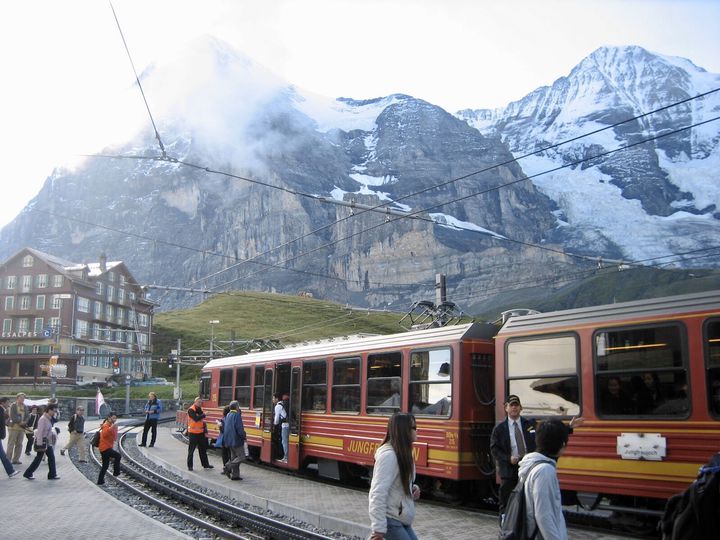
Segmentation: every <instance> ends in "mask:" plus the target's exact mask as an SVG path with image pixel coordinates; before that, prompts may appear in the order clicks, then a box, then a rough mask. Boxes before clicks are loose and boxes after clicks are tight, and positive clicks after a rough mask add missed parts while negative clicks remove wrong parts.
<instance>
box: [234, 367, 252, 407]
mask: <svg viewBox="0 0 720 540" xmlns="http://www.w3.org/2000/svg"><path fill="white" fill-rule="evenodd" d="M250 383H251V379H250V366H248V367H241V368H237V369H236V370H235V399H236V400H237V402H238V403H239V404H240V406H241V407H249V406H250Z"/></svg>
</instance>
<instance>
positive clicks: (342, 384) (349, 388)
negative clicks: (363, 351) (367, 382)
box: [332, 358, 360, 412]
mask: <svg viewBox="0 0 720 540" xmlns="http://www.w3.org/2000/svg"><path fill="white" fill-rule="evenodd" d="M332 366H333V386H332V411H333V412H360V359H359V358H342V359H337V360H335V361H333V364H332Z"/></svg>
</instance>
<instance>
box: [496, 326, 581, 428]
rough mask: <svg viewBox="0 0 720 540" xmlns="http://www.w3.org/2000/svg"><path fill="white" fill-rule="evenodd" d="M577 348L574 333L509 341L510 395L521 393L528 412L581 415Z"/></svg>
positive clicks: (552, 414)
mask: <svg viewBox="0 0 720 540" xmlns="http://www.w3.org/2000/svg"><path fill="white" fill-rule="evenodd" d="M577 351H578V348H577V338H576V336H575V335H567V336H556V337H550V338H540V339H517V340H509V341H508V343H507V358H508V365H507V376H508V394H515V395H517V396H519V397H520V401H521V402H522V404H523V411H524V412H525V413H527V414H529V415H538V416H575V415H577V414H579V413H580V391H579V388H580V383H579V377H578V352H577Z"/></svg>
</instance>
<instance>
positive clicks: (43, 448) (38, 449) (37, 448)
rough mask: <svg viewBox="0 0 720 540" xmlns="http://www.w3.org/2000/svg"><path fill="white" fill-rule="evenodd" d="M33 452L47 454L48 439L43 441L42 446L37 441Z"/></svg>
mask: <svg viewBox="0 0 720 540" xmlns="http://www.w3.org/2000/svg"><path fill="white" fill-rule="evenodd" d="M33 450H35V451H36V452H45V451H46V450H47V439H43V443H42V444H38V443H37V441H35V443H33Z"/></svg>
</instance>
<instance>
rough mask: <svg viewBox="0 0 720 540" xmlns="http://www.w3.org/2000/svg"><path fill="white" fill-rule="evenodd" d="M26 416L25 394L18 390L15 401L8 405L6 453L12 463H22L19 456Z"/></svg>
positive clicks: (21, 448)
mask: <svg viewBox="0 0 720 540" xmlns="http://www.w3.org/2000/svg"><path fill="white" fill-rule="evenodd" d="M28 416H29V415H28V410H27V407H26V406H25V394H24V393H23V392H19V393H18V394H17V396H16V398H15V403H13V404H12V405H10V422H9V426H10V428H9V429H8V442H7V445H8V449H7V454H8V457H9V458H10V461H11V462H12V464H13V465H22V462H21V461H20V456H21V455H22V450H23V440H24V439H25V428H26V427H27V419H28Z"/></svg>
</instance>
